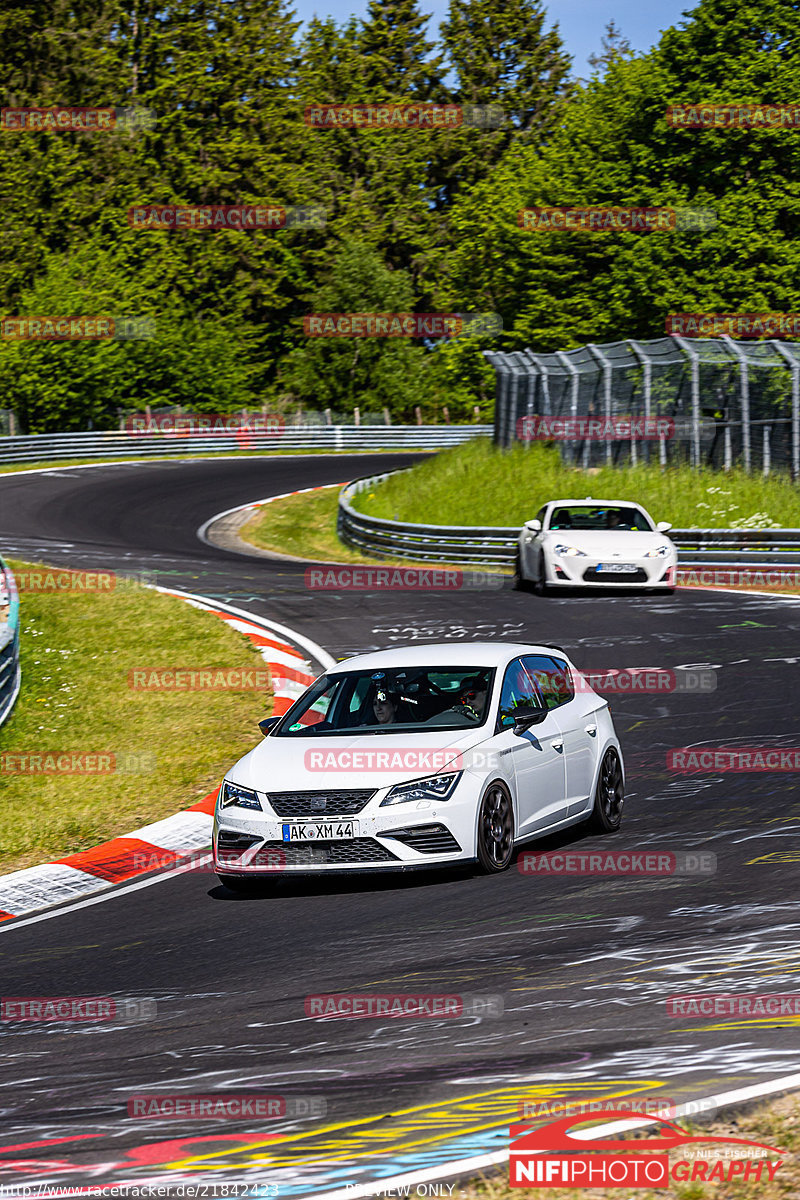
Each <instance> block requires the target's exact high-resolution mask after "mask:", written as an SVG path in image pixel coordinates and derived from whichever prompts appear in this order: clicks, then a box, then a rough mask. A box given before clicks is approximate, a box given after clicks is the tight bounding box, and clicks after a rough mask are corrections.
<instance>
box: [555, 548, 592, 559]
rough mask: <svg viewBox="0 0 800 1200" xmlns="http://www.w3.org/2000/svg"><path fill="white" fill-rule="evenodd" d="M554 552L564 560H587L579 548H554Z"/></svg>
mask: <svg viewBox="0 0 800 1200" xmlns="http://www.w3.org/2000/svg"><path fill="white" fill-rule="evenodd" d="M553 551H554V552H555V553H556V554H560V555H561V557H562V558H586V555H585V553H584V552H583V550H579V549H578V547H577V546H560V545H559V546H554V547H553Z"/></svg>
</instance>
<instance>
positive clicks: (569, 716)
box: [213, 643, 624, 889]
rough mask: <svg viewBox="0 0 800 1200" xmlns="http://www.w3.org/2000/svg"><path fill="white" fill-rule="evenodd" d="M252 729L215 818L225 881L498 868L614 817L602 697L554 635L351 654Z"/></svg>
mask: <svg viewBox="0 0 800 1200" xmlns="http://www.w3.org/2000/svg"><path fill="white" fill-rule="evenodd" d="M260 726H261V729H262V732H263V733H264V740H263V741H262V742H261V743H260V744H259V745H258V746H256V747H255V749H253V750H251V751H250V752H249V753H248V754H246V755H245V756H244V758H242V759H240V760H239V762H237V763H236V765H235V766H233V767H232V768H231V770H230V771H229V772H228V773H227V775H226V777H225V779H224V781H223V783H222V785H221V787H220V789H219V794H218V797H217V802H216V809H215V814H214V835H213V851H214V869H215V871H216V873H217V875H218V876H219V878H220V880H221V881H222V882H223V883H225V884H226V885H227V886H228V887H231V888H234V889H236V888H237V887H238V888H239V889H243V888H246V887H247V886H249V885H250V884H251V883H252V882H253V879H254V878H255V877H261V878H263V876H264V875H265V874H269V873H289V872H309V871H313V872H317V871H321V872H350V871H363V870H367V871H387V870H388V871H391V870H409V869H412V868H415V867H434V866H435V867H441V866H443V865H449V864H452V863H463V862H474V861H476V860H477V862H478V864H479V865H480V867H481V869H482V870H484V871H487V872H494V871H502V870H504V869H505V868H506V867H508V865H509V863H510V862H511V859H512V856H513V853H514V847H515V846H517V845H520V844H521V843H523V842H528V841H530V840H532V839H534V838H540V837H543V836H544V835H545V834H550V833H553V832H555V831H556V830H560V829H565V828H566V827H567V826H570V825H577V824H578V823H579V822H582V821H589V822H590V823H591V825H592V826H593V827H594V829H595V830H596V831H597V832H613V831H614V830H616V829H618V828H619V826H620V822H621V818H622V805H623V799H624V772H623V764H622V753H621V750H620V745H619V741H618V739H617V735H616V733H615V731H614V725H613V722H612V720H611V714H610V713H609V710H608V704H607V702H606V701H605V700H604V699H603V698H602V697H601V696H599V695H597V693H596V692H594V691H592V689H591V687H590V686H589V684H588V683H587V681H586V680H585V679H584V677H583V676H582V675H581V674H580V672H578V671H577V670H576V668H575V667H573V665H572V664H571V663H570V661H569V659H568V658H567V656H566V655H565V654H564V653H563V652H562V651H561V650H559V649H557V648H555V647H553V646H547V645H510V644H495V643H472V644H470V645H458V646H454V645H452V644H444V645H427V646H424V647H420V646H414V647H408V648H405V649H393V650H383V651H378V652H375V653H371V654H365V655H359V656H358V657H356V658H351V659H347V660H346V661H344V662H342V663H340V664H338V665H337V666H336V667H333V668H331V669H330V670H329V671H328V672H327V673H326V674H325V675H322V676H320V678H319V679H317V680H316V681H315V682H314V683H313V684H312V685H311V687H310V688H309V689H308V690H307V691H306V692H305V693H304V694H303V695H302V696H301V697H300V698H299V699H298V700H297V701H296V702H295V703H294V704H293V706H292V707H291V708H290V709H289V711H288V712H287V713H286V714H285V716H282V717H272V718H269V719H267V720H264V721H261V722H260Z"/></svg>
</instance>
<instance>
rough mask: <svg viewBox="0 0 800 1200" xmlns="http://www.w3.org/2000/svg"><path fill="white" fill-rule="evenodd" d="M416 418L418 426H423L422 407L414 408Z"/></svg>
mask: <svg viewBox="0 0 800 1200" xmlns="http://www.w3.org/2000/svg"><path fill="white" fill-rule="evenodd" d="M414 416H415V417H416V419H417V424H418V425H421V424H422V409H421V408H420V406H419V405H418V404H417V405H416V407H415V408H414Z"/></svg>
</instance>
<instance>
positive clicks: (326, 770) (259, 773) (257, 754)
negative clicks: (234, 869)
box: [225, 723, 493, 792]
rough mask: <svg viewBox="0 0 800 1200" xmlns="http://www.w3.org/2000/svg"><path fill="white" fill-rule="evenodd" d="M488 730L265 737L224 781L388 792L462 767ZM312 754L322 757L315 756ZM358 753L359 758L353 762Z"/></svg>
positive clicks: (267, 787) (269, 787)
mask: <svg viewBox="0 0 800 1200" xmlns="http://www.w3.org/2000/svg"><path fill="white" fill-rule="evenodd" d="M490 728H493V726H492V725H491V723H487V724H486V725H483V726H479V727H478V728H477V729H463V730H462V729H458V730H451V731H449V732H442V731H439V730H432V731H431V732H430V733H406V734H402V733H396V734H376V735H374V736H369V735H367V736H364V734H359V735H356V734H348V735H346V736H342V737H319V738H315V737H307V738H305V737H303V738H291V737H286V738H281V737H267V738H264V740H263V742H260V743H259V745H258V746H256V747H255V748H254V749H253V750H251V751H250V753H249V754H246V755H245V756H244V758H240V759H239V761H238V762H237V763H236V765H235V766H234V767H232V768H231V769H230V770H229V771H228V772H226V775H225V778H226V779H229V780H230V781H231V782H232V783H238V784H239V785H240V787H250V788H255V789H256V791H260V792H270V791H275V792H289V791H301V792H306V791H309V792H310V791H317V790H319V791H323V790H334V789H336V790H339V789H342V788H348V789H349V788H384V787H389V786H390V785H391V784H394V783H406V782H407V781H408V780H411V779H424V778H425V777H426V776H428V775H437V774H439V773H440V772H441V771H444V770H446V769H447V768H448V764H451V763H452V766H450V769H451V770H459V769H461V767H462V766H464V765H465V764H464V762H463V760H461V759H459V756H460V755H463V754H464V752H465V751H467V750H470V749H472V748H473V747H474V746H477V745H479V744H480V743H481V742H484V741H486V740H487V738H488V737H489V736H491V735H490V734H489V732H488V731H489V729H490ZM312 752H313V753H315V754H320V755H321V757H319V758H313V757H312ZM356 752H359V753H360V754H361V759H360V761H358V762H357V763H354V761H353V755H354V754H355V753H356ZM378 752H381V753H384V754H388V755H389V756H390V757H389V759H388V760H383V761H381V762H379V761H378V760H377V757H376V756H377V754H378ZM425 754H427V755H428V761H425V758H424V755H425ZM334 760H335V761H334ZM453 760H456V761H455V762H454V761H453Z"/></svg>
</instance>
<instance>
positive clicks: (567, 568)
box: [545, 555, 677, 590]
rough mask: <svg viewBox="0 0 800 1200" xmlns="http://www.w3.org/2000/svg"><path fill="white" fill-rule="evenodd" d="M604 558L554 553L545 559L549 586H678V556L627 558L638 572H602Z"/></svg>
mask: <svg viewBox="0 0 800 1200" xmlns="http://www.w3.org/2000/svg"><path fill="white" fill-rule="evenodd" d="M608 561H609V560H608V559H600V558H596V557H594V556H591V555H587V556H586V557H582V558H578V557H570V556H562V555H559V556H553V557H549V556H548V557H547V558H546V559H545V575H546V583H547V585H548V587H565V588H573V587H581V588H584V587H590V588H615V589H620V590H625V589H626V588H627V589H637V588H672V587H674V586H675V576H676V568H677V558H672V559H668V558H633V557H632V558H629V559H626V560H625V561H626V562H627V563H630V564H632V565H633V566H635V567H636V573H635V574H634V573H633V572H626V573H624V574H623V573H616V572H611V571H606V572H602V573H598V571H597V568H598V566H599V565H600V564H601V563H608Z"/></svg>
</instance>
